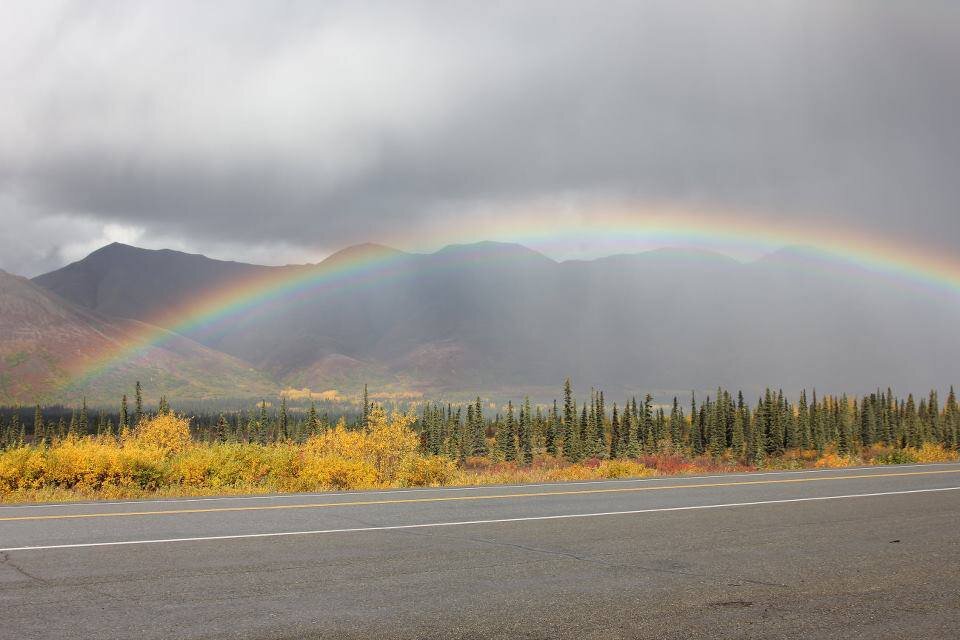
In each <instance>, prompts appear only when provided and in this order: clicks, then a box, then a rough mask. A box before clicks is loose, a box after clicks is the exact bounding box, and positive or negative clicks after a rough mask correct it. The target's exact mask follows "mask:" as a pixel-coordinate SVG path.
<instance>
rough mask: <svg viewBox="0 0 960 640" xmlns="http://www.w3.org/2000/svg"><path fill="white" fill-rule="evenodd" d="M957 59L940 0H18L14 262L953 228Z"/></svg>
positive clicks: (571, 251) (266, 259)
mask: <svg viewBox="0 0 960 640" xmlns="http://www.w3.org/2000/svg"><path fill="white" fill-rule="evenodd" d="M958 60H960V3H956V2H950V1H945V2H934V1H929V2H928V1H919V2H877V1H875V0H872V1H864V2H857V1H854V0H846V1H844V2H835V1H834V0H823V1H817V0H812V1H811V0H796V1H794V0H758V1H756V2H745V1H740V0H730V1H728V2H701V1H698V0H688V1H686V2H675V1H674V0H669V1H663V2H646V1H639V0H638V1H634V2H617V1H615V0H605V1H604V2H600V3H596V2H563V1H560V0H552V1H550V2H537V1H535V0H528V1H525V2H496V1H492V2H479V3H478V2H454V1H451V2H403V1H397V0H392V1H389V2H364V1H359V0H355V1H351V2H336V1H333V0H331V1H327V2H322V3H319V2H244V1H242V0H230V1H227V0H223V1H221V2H213V1H211V2H178V1H176V0H165V1H164V2H139V1H136V0H123V1H118V2H98V1H95V0H85V1H82V2H81V1H75V2H49V1H46V0H29V1H26V2H17V1H14V0H8V1H6V2H4V3H2V5H0V86H2V95H3V99H2V100H0V228H2V229H3V233H2V234H0V268H2V269H4V270H7V271H10V272H13V273H18V274H21V275H27V276H33V275H37V274H39V273H43V272H45V271H48V270H50V269H54V268H57V267H60V266H62V265H63V264H66V263H67V262H70V261H72V260H76V259H79V258H81V257H82V256H84V255H86V254H87V253H89V252H90V251H92V250H94V249H96V248H98V247H100V246H102V245H103V244H107V243H109V242H113V241H120V242H126V243H130V244H136V245H138V246H144V247H149V248H161V247H169V248H174V249H181V250H186V251H192V252H198V253H204V254H207V255H210V256H213V257H219V258H228V259H236V260H244V261H251V262H259V263H269V264H283V263H288V262H304V261H316V260H319V259H321V258H322V257H324V256H325V255H327V254H329V253H330V252H332V251H335V250H337V249H340V248H342V247H344V246H347V245H350V244H354V243H359V242H368V241H370V242H381V243H385V244H390V245H393V246H397V247H398V248H401V249H408V250H432V249H436V248H438V247H439V246H440V245H442V244H443V243H444V242H445V240H446V239H448V238H453V237H456V238H457V239H459V240H462V239H464V238H468V239H475V240H483V239H487V238H488V237H490V236H498V239H508V238H504V237H503V235H504V234H505V233H506V235H509V229H510V227H511V224H513V223H514V222H518V221H523V222H524V223H525V226H526V227H529V226H530V225H531V224H533V225H542V226H544V227H545V228H549V227H550V225H551V224H556V223H557V221H558V220H561V219H562V220H564V221H565V224H567V226H570V225H572V226H573V227H574V228H576V227H577V225H580V226H582V227H583V228H584V229H585V230H586V229H590V228H591V227H592V226H593V225H596V224H599V223H598V222H597V220H598V216H601V215H602V212H604V211H607V210H609V209H610V208H616V209H618V210H620V211H627V212H632V211H635V212H637V213H636V215H644V213H643V212H651V211H654V212H661V214H662V215H670V212H671V211H678V212H682V211H688V210H691V211H697V212H698V214H699V215H705V216H710V215H717V216H722V215H729V212H731V211H734V212H742V214H743V215H747V216H749V218H750V219H751V220H754V221H755V222H756V224H757V225H759V226H763V225H775V224H779V223H782V222H784V221H789V222H790V223H791V224H794V225H797V224H799V225H812V226H816V227H818V228H832V227H837V228H845V229H865V230H869V231H870V232H871V233H879V234H882V235H884V236H885V237H888V238H891V239H895V240H896V241H897V242H902V243H907V244H912V245H920V246H929V247H931V250H935V251H938V252H946V253H951V252H952V253H954V254H955V252H956V246H957V241H958V240H960V207H958V203H960V126H957V122H956V118H957V115H956V114H958V113H960V82H957V77H956V74H957V61H958ZM713 212H716V213H715V214H714V213H713ZM518 226H519V223H518ZM535 248H537V247H535ZM637 248H638V249H642V248H649V247H637ZM544 249H545V250H549V251H551V252H553V253H554V254H557V253H559V254H563V255H555V257H560V258H566V257H584V256H588V255H590V254H591V252H593V253H596V252H598V251H603V250H605V249H604V248H603V247H596V246H591V245H590V244H589V243H570V244H568V245H564V246H557V245H551V246H549V247H545V248H544Z"/></svg>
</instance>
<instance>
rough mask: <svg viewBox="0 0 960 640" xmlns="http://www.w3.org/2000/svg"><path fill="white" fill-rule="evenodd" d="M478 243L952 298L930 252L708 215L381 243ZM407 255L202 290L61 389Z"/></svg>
mask: <svg viewBox="0 0 960 640" xmlns="http://www.w3.org/2000/svg"><path fill="white" fill-rule="evenodd" d="M481 238H482V239H485V240H495V241H502V242H517V243H520V244H523V245H526V246H529V247H531V248H534V249H536V250H539V251H542V252H544V253H546V254H547V255H553V256H564V255H570V254H572V253H576V252H577V251H581V250H582V248H583V247H585V246H586V247H591V248H592V249H593V250H594V251H602V252H603V253H604V254H611V253H617V252H637V251H641V250H647V249H654V248H658V247H676V246H683V247H695V248H701V249H709V250H715V251H718V252H721V253H726V254H728V255H730V254H732V255H737V254H750V253H752V254H753V255H760V254H762V253H765V252H769V251H774V250H776V249H779V248H782V247H785V246H791V245H802V246H804V247H805V248H807V249H808V250H810V251H811V253H812V255H814V256H817V257H819V258H821V259H822V262H823V264H824V265H826V266H827V268H838V265H839V264H844V263H845V264H850V265H853V266H856V267H858V268H859V269H862V270H866V271H868V272H870V273H876V274H882V275H886V276H891V277H895V278H900V279H905V280H907V281H908V282H910V283H911V284H912V285H919V286H922V287H924V288H929V289H932V290H934V291H936V292H940V293H942V292H946V293H948V294H951V295H952V294H960V259H958V258H957V257H956V256H954V255H945V254H938V253H934V252H930V251H928V250H926V249H925V248H922V247H918V246H910V245H907V244H904V243H901V242H895V241H892V240H890V239H888V238H883V237H879V236H870V235H867V234H865V233H863V232H860V231H854V230H851V229H842V228H834V227H831V228H828V229H824V228H821V227H817V226H815V225H799V224H789V223H783V224H770V223H769V221H766V222H763V223H761V222H760V221H759V219H758V218H757V217H755V216H750V215H748V214H735V213H728V212H717V211H711V212H708V213H698V212H690V211H675V210H673V211H671V210H665V209H663V208H660V209H658V210H657V211H650V212H645V211H640V212H638V211H637V210H636V209H633V210H630V209H624V210H616V209H611V210H607V211H603V212H597V211H591V212H590V213H589V215H580V214H576V213H566V214H565V213H560V214H558V213H556V212H536V211H534V212H526V215H509V216H501V217H498V218H492V219H489V220H488V221H486V223H485V224H481V225H479V226H476V225H475V226H473V227H472V229H471V230H470V231H469V232H467V231H464V230H463V228H462V227H461V228H455V227H450V228H447V229H443V228H440V229H437V230H436V231H434V232H433V233H432V234H431V236H430V240H431V246H423V245H419V246H418V245H417V243H416V240H414V239H413V237H412V236H410V237H403V236H396V237H392V238H389V239H387V240H388V241H387V244H390V245H393V246H401V247H408V248H411V249H414V250H422V251H428V250H435V249H437V248H438V247H440V246H444V245H447V244H456V243H469V242H474V241H476V240H478V239H481ZM407 256H408V254H405V253H403V252H398V251H394V250H391V249H389V248H387V247H384V246H380V245H370V246H364V247H361V248H358V249H355V250H352V251H349V252H346V253H342V254H335V255H334V256H332V257H331V258H329V259H327V260H325V261H323V262H321V263H319V264H315V265H304V266H297V267H275V268H271V269H269V270H268V271H266V272H264V273H261V274H258V275H257V276H255V277H250V278H246V279H240V280H238V281H236V282H233V283H231V284H230V285H228V286H225V287H222V288H220V289H218V290H215V291H204V292H202V293H200V294H198V295H196V296H195V297H193V298H190V299H185V300H184V301H183V302H182V303H181V304H179V305H177V306H176V308H174V309H170V310H168V311H166V312H165V313H164V314H163V315H161V316H158V317H156V318H151V319H149V321H148V324H146V325H143V326H144V328H143V329H142V330H140V331H137V332H134V334H132V335H131V336H130V338H129V339H128V340H126V341H125V342H124V343H123V344H117V345H115V346H114V347H113V348H110V349H107V350H105V352H103V353H99V354H97V356H96V357H95V358H93V359H86V360H84V361H83V362H82V363H81V364H79V365H78V367H77V368H76V373H75V375H73V376H72V377H71V378H70V380H69V384H70V385H71V386H77V385H82V384H84V382H86V381H88V380H89V379H91V378H93V377H95V376H97V375H98V374H100V373H102V372H104V371H106V370H108V369H110V368H111V367H113V366H116V365H118V364H120V363H123V362H128V361H131V360H133V359H136V358H138V357H141V356H142V355H143V354H144V353H146V352H147V351H148V350H149V349H150V348H152V347H156V346H161V345H162V344H163V343H164V342H165V341H168V340H171V339H175V338H176V337H177V336H178V335H180V334H194V335H196V333H197V332H202V331H209V330H212V328H215V327H216V326H218V325H219V324H220V323H223V322H227V321H230V320H231V319H234V318H237V317H238V316H241V315H243V314H244V313H246V312H249V311H251V310H253V309H256V308H259V307H262V306H263V305H265V304H267V303H269V302H271V301H275V300H278V299H295V298H296V297H305V296H309V295H314V294H317V293H321V292H324V291H330V290H334V289H339V288H343V287H357V286H363V285H364V284H367V283H370V282H375V281H378V280H381V279H383V278H387V277H390V276H391V275H392V274H394V273H395V272H396V271H397V270H398V269H400V268H402V265H403V264H404V258H405V257H407ZM478 259H482V258H478ZM159 327H164V328H163V329H160V328H159Z"/></svg>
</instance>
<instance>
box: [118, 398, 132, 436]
mask: <svg viewBox="0 0 960 640" xmlns="http://www.w3.org/2000/svg"><path fill="white" fill-rule="evenodd" d="M129 430H130V414H129V410H128V409H127V394H123V398H121V399H120V434H121V435H123V434H125V433H126V432H127V431H129Z"/></svg>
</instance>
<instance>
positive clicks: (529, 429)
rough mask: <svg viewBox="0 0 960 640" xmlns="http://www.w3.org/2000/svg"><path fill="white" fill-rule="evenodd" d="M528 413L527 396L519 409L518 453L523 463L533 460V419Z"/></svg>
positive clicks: (528, 399) (528, 400)
mask: <svg viewBox="0 0 960 640" xmlns="http://www.w3.org/2000/svg"><path fill="white" fill-rule="evenodd" d="M530 413H531V412H530V398H529V397H527V398H525V399H524V401H523V407H522V408H521V409H520V453H521V455H522V456H523V463H524V464H530V463H531V462H533V421H532V419H531V416H530Z"/></svg>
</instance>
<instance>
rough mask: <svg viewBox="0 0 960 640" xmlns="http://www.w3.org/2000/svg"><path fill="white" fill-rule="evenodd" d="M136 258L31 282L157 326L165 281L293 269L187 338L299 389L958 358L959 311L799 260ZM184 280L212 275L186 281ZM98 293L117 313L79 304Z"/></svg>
mask: <svg viewBox="0 0 960 640" xmlns="http://www.w3.org/2000/svg"><path fill="white" fill-rule="evenodd" d="M108 249H109V248H108ZM136 251H138V252H143V255H146V256H147V257H146V258H145V260H147V261H148V262H149V263H150V264H151V265H152V266H151V269H150V270H149V272H150V273H149V277H147V276H145V275H143V274H144V271H145V270H144V269H139V268H132V267H131V266H130V264H129V263H128V261H127V260H128V258H127V255H126V250H125V249H118V248H114V249H111V250H109V251H107V250H104V251H103V252H101V253H99V255H98V254H95V257H96V262H97V268H96V269H93V268H91V267H89V266H88V265H86V264H85V263H86V261H87V260H89V258H88V259H85V260H81V261H80V262H78V263H75V264H74V265H71V266H70V267H67V268H66V269H64V270H60V271H58V272H53V273H51V274H47V275H45V276H41V277H40V278H38V279H37V282H38V283H42V284H44V285H45V286H49V287H52V288H53V289H54V290H55V291H63V292H65V293H68V294H71V295H73V296H74V299H76V300H77V301H78V302H80V303H86V304H88V305H89V306H90V307H91V308H94V309H103V308H109V309H111V310H112V312H113V313H117V312H118V310H121V311H123V312H124V313H126V314H127V315H129V316H130V317H134V318H139V319H142V320H150V319H151V317H153V316H151V315H150V313H152V312H150V311H149V310H147V308H146V307H144V306H141V304H140V302H139V301H140V300H141V299H142V298H143V297H150V296H149V295H147V294H144V293H142V292H144V291H150V289H151V287H156V286H158V285H157V283H158V282H173V281H176V282H178V283H179V284H178V285H177V287H175V288H165V289H163V292H162V295H161V294H160V293H158V294H157V295H158V296H159V297H162V298H164V299H165V300H168V302H167V304H170V303H173V302H175V301H176V297H177V296H190V297H201V298H202V297H204V296H213V295H215V292H216V291H217V290H218V287H220V286H223V284H224V283H227V282H235V281H238V280H237V279H240V278H244V277H246V276H247V275H248V274H249V273H250V272H251V270H255V269H286V270H287V271H286V272H282V273H284V274H290V275H291V276H292V275H294V274H296V275H297V277H298V278H299V279H300V280H302V281H303V282H304V283H305V284H303V285H302V286H299V285H298V287H297V288H296V290H295V291H294V292H293V293H292V294H290V295H277V296H266V297H264V299H263V303H262V304H259V305H255V306H252V307H251V308H249V309H244V310H242V312H238V313H236V314H235V315H232V316H231V317H230V318H229V320H228V321H224V322H221V323H218V324H217V325H216V326H215V327H212V328H211V327H205V328H201V329H200V330H197V331H196V332H195V333H188V334H187V337H188V338H192V339H194V340H197V341H199V342H202V343H203V344H205V345H207V346H208V347H210V348H212V349H216V350H219V351H222V352H224V353H228V354H231V355H233V356H235V357H237V358H240V359H242V360H244V361H246V362H250V363H252V364H253V365H254V366H255V367H257V368H258V369H259V370H260V371H262V372H264V373H265V374H266V375H269V376H270V377H272V378H273V379H275V380H278V381H279V382H280V383H281V384H283V385H290V386H296V387H298V388H301V387H309V388H311V389H314V390H324V389H329V388H336V389H340V390H342V391H343V390H346V391H350V388H351V387H354V388H358V387H359V386H360V385H362V384H363V382H369V383H371V384H372V385H374V386H375V387H378V388H381V389H385V390H396V391H411V390H412V391H421V392H423V393H425V394H428V395H429V394H438V395H445V396H447V397H449V396H451V395H456V394H457V393H460V392H463V393H471V392H472V393H477V392H479V393H487V394H490V395H491V396H497V397H504V396H506V395H508V394H509V395H513V396H516V395H522V394H524V393H526V392H529V393H531V394H533V395H535V396H538V395H539V393H540V390H541V389H547V388H549V389H550V390H551V391H550V392H551V393H554V392H555V389H556V387H557V385H558V384H560V383H561V382H562V380H563V378H564V377H566V376H571V377H573V379H574V381H575V382H578V383H579V384H595V385H598V386H602V387H604V388H606V389H608V390H610V391H611V392H613V393H616V394H618V395H619V394H621V393H628V392H629V393H638V392H642V391H647V390H650V391H654V392H656V391H658V390H659V391H661V394H660V395H661V397H663V396H666V395H669V394H672V393H679V392H686V391H688V390H689V389H697V390H707V389H711V388H715V387H716V386H717V385H720V384H722V385H724V386H728V387H731V388H743V389H745V390H746V391H748V392H750V393H753V392H756V391H759V390H760V389H761V388H762V387H763V386H765V385H767V384H771V385H777V386H782V387H783V388H784V389H785V390H787V391H788V392H789V391H796V390H798V389H800V388H802V387H807V388H809V387H811V386H814V385H816V386H818V387H819V388H820V389H821V390H831V389H834V390H835V389H844V390H849V391H869V390H872V389H873V388H876V386H887V385H895V386H897V387H898V388H901V389H904V388H905V389H913V390H923V389H929V388H931V387H933V386H942V385H944V384H947V383H949V382H951V381H952V380H951V376H953V375H955V374H956V368H955V363H956V362H958V361H960V341H957V340H955V339H954V338H953V334H954V332H955V327H956V326H957V325H958V322H960V301H958V300H957V299H955V298H954V297H950V296H943V295H936V294H931V293H930V292H926V291H922V290H917V289H916V288H915V287H914V286H913V285H912V284H911V283H909V282H902V281H897V280H892V279H889V278H887V277H881V276H878V275H877V274H873V273H870V272H867V271H864V270H863V269H861V268H859V267H856V266H855V265H851V264H847V263H844V262H842V261H838V260H831V259H828V258H825V257H824V256H821V255H819V254H816V253H815V252H810V251H805V250H802V249H797V248H791V249H786V250H784V251H781V252H777V253H775V254H773V255H771V256H768V257H766V258H764V259H761V260H758V261H756V262H754V263H748V264H744V263H740V262H737V261H735V260H732V259H730V258H727V257H725V256H722V255H719V254H715V253H710V252H704V251H687V250H658V251H650V252H646V253H641V254H634V255H617V256H610V257H607V258H602V259H597V260H590V261H567V262H556V261H554V260H551V259H549V258H547V257H545V256H543V255H542V254H539V253H537V252H535V251H532V250H530V249H527V248H525V247H522V246H520V245H515V244H504V243H491V242H484V243H478V244H473V245H456V246H450V247H446V248H444V249H442V250H440V251H437V252H435V253H432V254H425V255H421V254H404V253H401V252H397V251H395V250H391V249H389V248H386V247H379V246H375V245H368V246H361V247H356V248H350V249H347V250H345V251H344V252H341V253H340V254H336V255H335V256H331V258H329V259H328V260H327V261H324V262H323V263H320V264H318V265H305V266H300V267H295V266H291V267H274V268H267V267H256V266H252V265H239V264H237V263H217V262H216V261H208V260H207V259H200V260H198V257H197V256H188V255H186V254H177V253H176V252H144V250H136ZM154 253H163V256H161V257H157V256H154V255H153V254H154ZM137 255H141V254H137ZM211 263H216V265H211ZM164 264H174V265H176V266H175V267H169V268H170V269H171V270H172V271H173V275H171V276H169V277H166V276H165V275H164V271H163V269H164V268H166V267H164V266H163V265H164ZM190 269H195V270H198V271H203V273H214V272H216V274H217V275H216V277H214V276H210V275H204V276H202V277H199V276H198V277H197V278H196V279H186V280H185V279H182V278H180V279H178V276H177V275H176V274H182V273H184V272H187V271H189V270H190ZM204 270H206V271H204ZM272 273H279V272H272ZM77 274H81V275H82V276H83V277H82V278H80V276H79V275H77ZM73 278H80V280H79V281H75V280H73ZM300 280H298V282H299V281H300ZM117 282H123V285H122V286H121V287H117V286H116V284H110V283H117ZM211 283H212V284H211ZM108 285H109V286H108ZM105 290H109V291H112V292H113V293H112V294H111V297H110V300H111V302H110V304H109V305H106V303H105V302H104V301H105V298H104V297H103V294H102V293H98V294H97V296H91V295H90V294H89V293H80V292H90V291H97V292H103V291H105ZM127 291H136V292H140V293H138V294H137V295H138V296H140V297H139V298H134V297H133V296H132V294H131V297H130V298H127V297H125V296H126V294H125V293H124V292H127ZM134 299H136V300H137V301H138V302H137V303H134V302H131V301H132V300H134ZM85 301H86V302H85ZM918 338H922V339H918Z"/></svg>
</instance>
